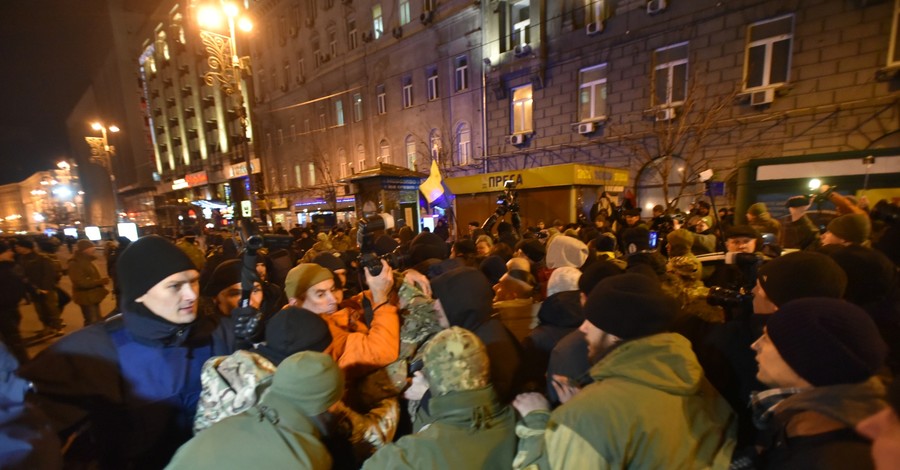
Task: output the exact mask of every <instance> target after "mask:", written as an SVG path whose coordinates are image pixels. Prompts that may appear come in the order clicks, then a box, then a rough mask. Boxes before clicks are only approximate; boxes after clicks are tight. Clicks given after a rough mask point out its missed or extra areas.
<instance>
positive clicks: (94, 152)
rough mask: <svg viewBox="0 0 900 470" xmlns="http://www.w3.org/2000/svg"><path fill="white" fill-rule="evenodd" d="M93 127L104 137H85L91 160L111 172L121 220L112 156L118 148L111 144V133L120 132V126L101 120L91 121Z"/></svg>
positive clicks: (111, 183) (117, 213) (113, 190)
mask: <svg viewBox="0 0 900 470" xmlns="http://www.w3.org/2000/svg"><path fill="white" fill-rule="evenodd" d="M91 129H93V130H95V131H100V135H101V136H102V137H100V138H97V137H85V138H84V140H85V141H86V142H87V143H88V145H90V146H91V161H92V162H96V163H99V164H100V166H102V167H103V168H105V169H106V171H107V173H109V184H110V187H111V188H112V193H113V204H114V205H115V209H116V219H115V222H119V221H120V220H121V213H122V211H121V207H120V206H119V194H118V191H117V190H116V175H115V173H113V171H112V157H113V156H114V155H115V153H116V148H115V147H114V146H112V145H109V134H110V133H113V134H114V133H116V132H119V127H118V126H116V125H115V124H110V125H108V126H107V125H104V124H103V123H100V122H93V123H91Z"/></svg>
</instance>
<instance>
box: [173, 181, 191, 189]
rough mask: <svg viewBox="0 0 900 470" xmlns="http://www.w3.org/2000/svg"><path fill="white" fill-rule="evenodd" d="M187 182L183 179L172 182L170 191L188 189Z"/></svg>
mask: <svg viewBox="0 0 900 470" xmlns="http://www.w3.org/2000/svg"><path fill="white" fill-rule="evenodd" d="M189 187H190V185H188V182H187V181H186V180H185V179H184V178H178V179H177V180H175V181H172V189H184V188H189Z"/></svg>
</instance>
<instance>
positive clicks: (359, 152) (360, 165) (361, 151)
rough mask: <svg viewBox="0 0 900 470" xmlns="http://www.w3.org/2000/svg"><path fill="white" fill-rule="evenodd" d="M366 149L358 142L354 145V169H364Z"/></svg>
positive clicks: (358, 170)
mask: <svg viewBox="0 0 900 470" xmlns="http://www.w3.org/2000/svg"><path fill="white" fill-rule="evenodd" d="M366 166H367V164H366V149H365V147H363V146H362V144H359V145H357V146H356V171H357V172H360V171H363V170H365V169H366Z"/></svg>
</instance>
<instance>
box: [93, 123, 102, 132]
mask: <svg viewBox="0 0 900 470" xmlns="http://www.w3.org/2000/svg"><path fill="white" fill-rule="evenodd" d="M91 129H93V130H95V131H99V130H102V129H103V125H102V124H100V123H99V122H92V123H91Z"/></svg>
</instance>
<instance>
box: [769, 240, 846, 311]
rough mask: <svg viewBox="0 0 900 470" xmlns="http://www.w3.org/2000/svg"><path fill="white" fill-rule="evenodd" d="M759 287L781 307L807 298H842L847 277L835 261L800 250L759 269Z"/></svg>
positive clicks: (819, 254) (820, 254) (780, 257)
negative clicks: (795, 300)
mask: <svg viewBox="0 0 900 470" xmlns="http://www.w3.org/2000/svg"><path fill="white" fill-rule="evenodd" d="M757 279H759V284H760V285H761V286H762V288H763V290H765V291H766V297H768V298H769V300H771V301H772V303H774V304H775V305H777V306H781V305H782V304H785V303H787V302H789V301H791V300H794V299H801V298H804V297H832V298H835V299H840V298H841V297H843V296H844V289H846V288H847V275H846V274H844V270H842V269H841V267H840V266H839V265H838V264H837V263H836V262H835V261H834V260H833V259H831V258H829V257H828V256H826V255H824V254H822V253H815V252H811V251H797V252H795V253H788V254H786V255H783V256H779V257H778V258H775V259H773V260H772V261H769V262H767V263H765V264H763V265H762V266H760V268H759V273H758V274H757Z"/></svg>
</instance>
